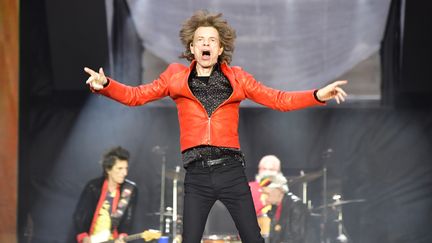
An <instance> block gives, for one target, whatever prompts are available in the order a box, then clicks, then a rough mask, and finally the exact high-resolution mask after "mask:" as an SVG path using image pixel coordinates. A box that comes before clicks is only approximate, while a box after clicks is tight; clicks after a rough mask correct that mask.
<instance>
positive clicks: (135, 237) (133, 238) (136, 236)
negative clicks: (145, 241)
mask: <svg viewBox="0 0 432 243" xmlns="http://www.w3.org/2000/svg"><path fill="white" fill-rule="evenodd" d="M141 238H142V234H141V233H140V234H133V235H129V236H127V237H125V238H123V240H124V241H126V242H128V241H132V240H138V239H141Z"/></svg>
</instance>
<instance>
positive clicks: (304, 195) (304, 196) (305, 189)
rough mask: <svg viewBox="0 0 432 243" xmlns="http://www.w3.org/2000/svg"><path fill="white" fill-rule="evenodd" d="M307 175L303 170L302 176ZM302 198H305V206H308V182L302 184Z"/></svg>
mask: <svg viewBox="0 0 432 243" xmlns="http://www.w3.org/2000/svg"><path fill="white" fill-rule="evenodd" d="M304 175H305V173H304V171H303V170H301V171H300V176H304ZM302 190H303V192H302V198H303V204H304V205H306V204H307V182H303V183H302Z"/></svg>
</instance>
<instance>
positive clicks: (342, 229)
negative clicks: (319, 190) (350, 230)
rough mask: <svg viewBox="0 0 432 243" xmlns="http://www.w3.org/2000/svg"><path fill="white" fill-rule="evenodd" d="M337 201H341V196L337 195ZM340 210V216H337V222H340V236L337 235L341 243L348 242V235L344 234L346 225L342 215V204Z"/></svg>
mask: <svg viewBox="0 0 432 243" xmlns="http://www.w3.org/2000/svg"><path fill="white" fill-rule="evenodd" d="M335 200H336V202H337V203H338V202H340V197H337V198H336V199H335ZM337 210H338V218H337V222H338V236H337V238H336V239H337V241H338V242H341V243H346V242H348V237H347V236H346V235H345V234H344V226H343V216H342V205H339V206H338V207H337Z"/></svg>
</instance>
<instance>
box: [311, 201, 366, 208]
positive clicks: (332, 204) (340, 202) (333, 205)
mask: <svg viewBox="0 0 432 243" xmlns="http://www.w3.org/2000/svg"><path fill="white" fill-rule="evenodd" d="M364 201H366V200H365V199H353V200H339V201H336V202H334V203H329V204H327V206H326V207H329V208H330V207H336V206H340V205H344V204H348V203H358V202H364ZM324 207H325V206H324V205H321V206H319V207H317V208H315V209H322V208H324Z"/></svg>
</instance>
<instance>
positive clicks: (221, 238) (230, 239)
mask: <svg viewBox="0 0 432 243" xmlns="http://www.w3.org/2000/svg"><path fill="white" fill-rule="evenodd" d="M201 242H202V243H241V241H240V237H238V236H237V235H207V236H204V237H203V239H202V241H201Z"/></svg>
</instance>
